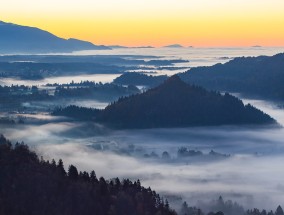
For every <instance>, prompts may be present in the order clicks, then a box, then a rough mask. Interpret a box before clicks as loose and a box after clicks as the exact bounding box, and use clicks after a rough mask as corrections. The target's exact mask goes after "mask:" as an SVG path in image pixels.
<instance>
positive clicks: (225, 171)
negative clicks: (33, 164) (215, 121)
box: [1, 101, 284, 209]
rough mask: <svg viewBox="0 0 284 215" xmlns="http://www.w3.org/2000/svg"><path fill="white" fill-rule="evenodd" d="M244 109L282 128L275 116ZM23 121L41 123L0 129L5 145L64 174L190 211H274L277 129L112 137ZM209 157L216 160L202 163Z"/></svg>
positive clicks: (281, 148) (88, 126)
mask: <svg viewBox="0 0 284 215" xmlns="http://www.w3.org/2000/svg"><path fill="white" fill-rule="evenodd" d="M250 102H252V104H253V105H255V106H256V107H258V108H260V109H261V110H264V111H265V112H267V113H269V114H270V115H271V116H272V117H274V118H275V119H276V120H278V122H280V123H283V122H284V121H283V119H284V117H283V116H284V114H283V112H284V111H283V110H281V109H277V108H274V107H273V106H271V105H270V104H269V103H266V102H262V101H250ZM29 117H39V119H41V121H40V122H41V123H36V122H39V121H36V120H35V121H32V120H31V121H30V123H26V124H23V125H16V126H10V127H2V128H1V133H3V134H4V135H5V136H6V137H7V138H9V139H11V140H12V141H13V142H16V141H24V142H25V143H27V144H28V145H30V146H32V148H34V149H35V150H36V151H37V152H38V153H39V154H40V155H42V156H43V157H44V158H46V159H52V158H54V159H56V160H58V159H59V158H62V159H63V160H64V164H65V167H68V165H69V164H71V163H72V164H74V165H76V166H77V167H78V169H80V170H88V171H90V170H93V169H94V170H95V171H96V173H97V175H98V176H104V177H106V178H112V177H117V176H118V177H120V178H126V177H129V178H132V179H138V178H139V179H140V180H141V182H142V185H144V186H151V188H153V189H154V190H156V191H157V192H161V193H162V194H165V195H177V197H182V198H183V200H186V201H187V202H188V203H189V205H191V206H192V205H196V204H197V202H198V200H203V201H209V200H211V199H216V198H218V197H219V196H220V195H222V196H223V197H224V198H225V199H232V200H235V201H237V202H238V203H240V204H242V205H244V206H245V207H246V208H253V207H258V208H260V209H262V208H266V209H275V208H276V206H277V205H279V204H283V202H284V195H283V192H284V182H283V180H282V179H283V176H284V173H283V163H284V156H283V155H284V143H283V139H284V129H283V128H267V127H261V128H255V127H226V126H223V127H206V128H201V127H200V128H179V129H149V130H121V131H112V130H109V129H107V128H105V127H103V126H101V125H97V124H94V123H83V122H80V123H79V122H73V121H72V120H70V119H66V118H58V117H53V116H46V115H43V116H37V115H30V116H29ZM39 119H37V120H39ZM182 147H184V148H186V150H188V151H186V153H187V154H185V155H184V156H183V155H181V154H179V153H178V151H179V149H181V148H182ZM211 150H214V152H216V153H218V154H217V155H216V154H214V153H213V155H212V156H213V157H212V156H211V157H210V155H208V153H210V151H211ZM164 152H167V153H168V155H167V156H165V154H164V156H163V153H164ZM199 152H201V153H202V155H200V153H199ZM196 153H197V154H196ZM227 155H228V156H227ZM229 155H230V156H229ZM214 156H217V157H218V156H220V157H218V159H215V158H216V157H214Z"/></svg>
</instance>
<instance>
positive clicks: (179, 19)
mask: <svg viewBox="0 0 284 215" xmlns="http://www.w3.org/2000/svg"><path fill="white" fill-rule="evenodd" d="M23 2H24V1H22V0H9V1H7V3H2V6H1V8H0V20H2V21H5V22H12V23H16V24H20V25H27V26H34V27H38V28H41V29H43V30H47V31H49V32H51V33H53V34H55V35H57V36H59V37H63V38H77V39H82V40H87V41H90V42H93V43H94V44H104V45H125V46H144V45H151V46H155V47H159V46H164V45H168V44H176V43H178V44H181V45H183V46H196V47H211V46H215V47H216V46H231V47H232V46H253V45H261V46H284V28H283V26H284V1H282V0H250V1H247V0H230V1H228V0H156V1H155V2H153V1H151V0H104V1H103V2H102V1H98V0H82V1H80V2H81V3H80V2H79V1H75V0H69V1H68V0H61V1H60V3H58V1H56V0H50V1H49V2H48V4H47V3H46V1H44V0H29V2H30V3H27V2H25V3H23ZM3 5H4V6H3ZM15 5H16V6H15ZM23 8H25V9H24V10H23Z"/></svg>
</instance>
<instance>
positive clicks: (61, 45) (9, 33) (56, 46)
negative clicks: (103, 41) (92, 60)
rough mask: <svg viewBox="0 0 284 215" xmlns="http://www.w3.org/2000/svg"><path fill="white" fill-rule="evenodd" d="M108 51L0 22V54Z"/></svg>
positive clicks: (75, 40) (90, 44) (84, 42)
mask: <svg viewBox="0 0 284 215" xmlns="http://www.w3.org/2000/svg"><path fill="white" fill-rule="evenodd" d="M92 49H110V48H108V47H106V46H97V45H94V44H92V43H90V42H86V41H82V40H78V39H73V38H70V39H68V40H66V39H62V38H60V37H57V36H55V35H53V34H51V33H49V32H47V31H44V30H41V29H39V28H35V27H28V26H21V25H16V24H12V23H5V22H0V53H2V54H6V53H49V52H72V51H79V50H92Z"/></svg>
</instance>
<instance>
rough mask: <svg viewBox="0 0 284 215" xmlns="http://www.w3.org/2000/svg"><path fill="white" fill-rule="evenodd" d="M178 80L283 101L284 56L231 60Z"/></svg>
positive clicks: (186, 74)
mask: <svg viewBox="0 0 284 215" xmlns="http://www.w3.org/2000/svg"><path fill="white" fill-rule="evenodd" d="M180 77H181V78H182V80H184V81H186V82H187V83H190V84H196V85H200V86H203V87H205V88H207V89H213V90H219V91H230V92H239V93H242V94H244V95H247V96H254V97H259V98H264V99H270V100H282V101H283V100H284V84H283V83H284V54H277V55H274V56H272V57H267V56H259V57H240V58H235V59H233V60H231V61H229V62H228V63H225V64H216V65H214V66H210V67H197V68H192V69H191V70H189V71H188V72H185V73H182V74H180Z"/></svg>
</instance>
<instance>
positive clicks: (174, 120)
mask: <svg viewBox="0 0 284 215" xmlns="http://www.w3.org/2000/svg"><path fill="white" fill-rule="evenodd" d="M72 108H73V109H74V114H73V116H72ZM66 111H68V116H72V117H75V118H84V117H83V116H84V109H80V110H79V108H78V107H74V106H73V107H71V108H70V107H67V108H66V109H57V110H55V111H54V113H53V114H54V115H67V114H66ZM70 113H71V114H70ZM92 118H93V119H95V121H97V122H101V123H103V124H106V125H109V126H111V127H115V128H156V127H187V126H213V125H243V124H258V125H259V124H273V123H276V122H275V120H274V119H272V118H271V117H270V116H269V115H267V114H265V113H263V112H262V111H260V110H258V109H256V108H254V107H253V106H251V105H244V104H243V102H242V101H241V100H239V99H238V98H236V97H234V96H231V95H229V94H227V93H226V94H225V95H221V94H220V93H217V92H209V91H206V90H205V89H203V88H201V87H197V86H191V85H188V84H186V83H185V82H183V81H181V80H180V78H179V77H178V76H177V75H175V76H172V77H170V78H169V79H167V80H166V81H165V82H164V83H163V84H161V85H160V86H158V87H156V88H153V89H150V90H148V91H147V92H145V93H142V94H137V95H132V96H129V97H124V98H121V99H119V100H118V101H116V102H114V103H112V104H110V105H109V106H107V107H106V108H105V109H104V110H101V111H94V115H93V116H92Z"/></svg>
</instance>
